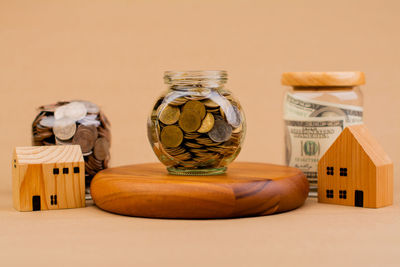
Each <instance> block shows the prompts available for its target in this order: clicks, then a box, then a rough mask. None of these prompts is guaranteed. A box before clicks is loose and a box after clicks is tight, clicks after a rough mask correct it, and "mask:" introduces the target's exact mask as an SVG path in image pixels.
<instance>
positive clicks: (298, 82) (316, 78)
mask: <svg viewBox="0 0 400 267" xmlns="http://www.w3.org/2000/svg"><path fill="white" fill-rule="evenodd" d="M281 83H282V84H283V85H290V86H298V87H302V86H315V87H318V86H325V87H330V86H332V87H340V86H357V85H362V84H365V75H364V72H361V71H342V72H339V71H338V72H335V71H331V72H284V73H283V74H282V78H281Z"/></svg>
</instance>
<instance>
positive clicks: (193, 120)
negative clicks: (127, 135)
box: [148, 92, 245, 174]
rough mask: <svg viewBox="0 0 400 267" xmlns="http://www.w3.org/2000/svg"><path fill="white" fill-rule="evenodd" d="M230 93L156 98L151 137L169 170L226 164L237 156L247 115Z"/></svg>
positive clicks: (156, 151)
mask: <svg viewBox="0 0 400 267" xmlns="http://www.w3.org/2000/svg"><path fill="white" fill-rule="evenodd" d="M214 95H215V96H216V97H213V96H214ZM171 96H172V97H171ZM229 96H230V93H229V92H226V95H225V96H221V95H219V94H217V93H213V94H210V95H207V96H193V95H186V96H181V97H176V94H174V93H171V95H167V96H166V97H162V98H160V99H159V100H158V101H157V103H156V105H155V106H154V108H153V111H152V115H151V120H150V121H149V128H148V129H149V139H150V142H151V143H152V144H153V150H154V151H155V153H156V154H157V156H158V158H159V159H160V160H161V161H162V162H163V163H164V164H165V165H166V166H167V167H169V168H168V170H169V171H170V172H173V173H175V174H179V172H180V171H179V169H182V173H181V174H185V173H184V170H185V169H186V170H188V172H193V171H194V170H196V169H197V170H201V169H211V168H218V167H225V166H226V165H227V164H229V163H230V162H231V161H233V160H234V159H235V158H236V156H237V155H238V154H239V152H240V147H241V143H242V141H243V137H244V132H245V125H244V117H243V116H244V115H243V113H242V112H241V107H240V104H239V103H238V102H237V101H235V100H234V99H232V98H230V97H229ZM189 174H190V173H189ZM198 174H201V173H198Z"/></svg>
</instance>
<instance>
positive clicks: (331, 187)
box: [318, 125, 393, 208]
mask: <svg viewBox="0 0 400 267" xmlns="http://www.w3.org/2000/svg"><path fill="white" fill-rule="evenodd" d="M318 202H323V203H332V204H341V205H349V206H357V207H367V208H379V207H383V206H388V205H391V204H392V203H393V163H392V161H391V160H390V158H389V157H388V155H387V154H386V153H385V151H383V149H382V147H381V146H380V145H379V144H378V142H377V141H376V140H375V139H374V138H373V137H372V136H371V134H370V133H369V131H368V129H367V128H366V127H365V126H364V125H353V126H349V127H347V128H345V129H344V131H343V132H342V133H341V134H340V135H339V137H338V138H337V139H336V141H335V142H334V143H333V144H332V146H331V147H330V148H329V149H328V150H327V151H326V153H325V154H324V155H323V156H322V158H321V159H320V160H319V163H318Z"/></svg>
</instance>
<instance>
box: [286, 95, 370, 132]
mask: <svg viewBox="0 0 400 267" xmlns="http://www.w3.org/2000/svg"><path fill="white" fill-rule="evenodd" d="M284 110H285V115H284V116H285V118H320V117H342V118H344V120H345V124H346V125H345V126H348V125H352V124H360V123H362V118H363V108H362V107H359V106H353V105H341V104H335V103H330V102H323V101H315V100H306V99H303V98H301V97H298V96H294V95H293V94H291V93H287V94H286V96H285V102H284Z"/></svg>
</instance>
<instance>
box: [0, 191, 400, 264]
mask: <svg viewBox="0 0 400 267" xmlns="http://www.w3.org/2000/svg"><path fill="white" fill-rule="evenodd" d="M11 202H12V200H11V192H9V191H3V192H0V229H1V230H0V259H1V262H2V263H7V264H6V265H3V264H2V266H22V265H29V266H39V265H40V266H48V265H53V264H57V265H58V266H73V265H75V266H133V265H135V266H267V264H268V266H290V265H289V264H291V265H295V266H322V265H323V266H338V265H340V266H400V256H399V252H400V213H399V204H398V203H399V200H398V199H397V198H396V201H395V203H396V204H395V205H393V206H390V207H386V208H381V209H364V208H355V207H346V206H338V205H329V204H320V203H317V201H316V199H308V200H307V201H306V203H305V205H304V206H302V207H301V208H299V209H297V210H294V211H291V212H287V213H281V214H277V215H271V216H264V217H254V218H242V219H225V220H163V219H145V218H133V217H126V216H120V215H115V214H111V213H107V212H105V211H102V210H100V209H98V208H97V207H96V206H93V205H88V207H86V208H80V209H69V210H55V211H41V212H18V211H15V210H14V209H13V208H12V203H11ZM272 264H273V265H272Z"/></svg>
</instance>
